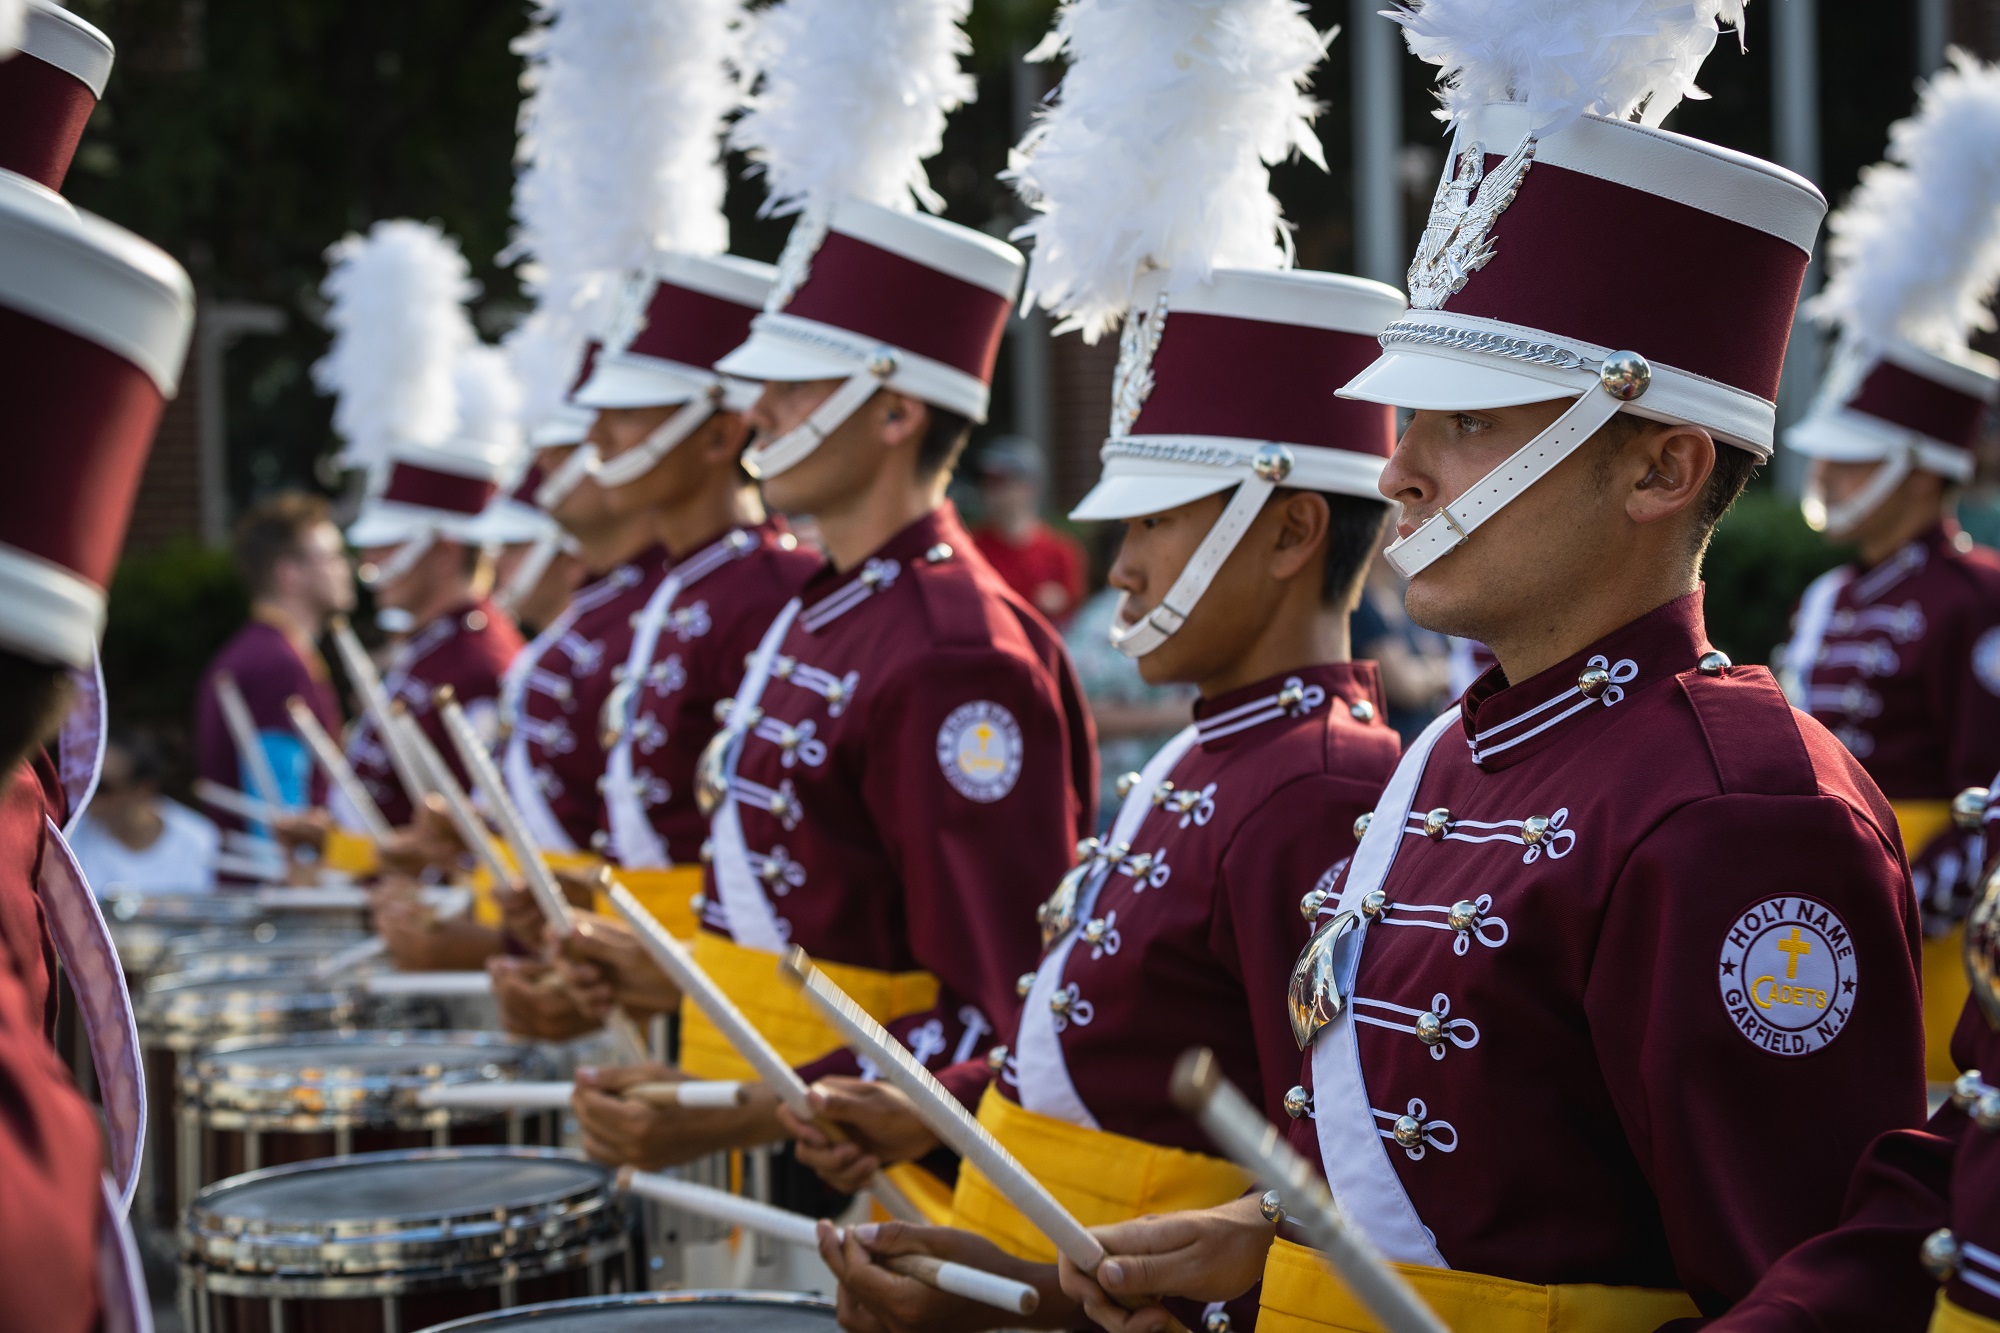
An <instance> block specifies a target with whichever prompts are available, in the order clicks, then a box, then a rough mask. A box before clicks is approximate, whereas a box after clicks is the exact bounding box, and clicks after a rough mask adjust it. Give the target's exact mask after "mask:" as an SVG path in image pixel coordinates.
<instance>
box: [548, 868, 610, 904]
mask: <svg viewBox="0 0 2000 1333" xmlns="http://www.w3.org/2000/svg"><path fill="white" fill-rule="evenodd" d="M549 874H550V876H551V877H552V878H553V879H554V880H555V882H556V887H557V888H559V889H561V890H562V896H563V897H564V898H565V899H566V900H568V902H569V905H570V906H571V907H574V908H576V909H577V911H579V912H588V911H590V910H591V909H593V908H595V907H596V906H597V877H598V872H597V871H596V870H571V869H559V868H557V867H555V866H551V867H549Z"/></svg>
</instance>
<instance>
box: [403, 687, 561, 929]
mask: <svg viewBox="0 0 2000 1333" xmlns="http://www.w3.org/2000/svg"><path fill="white" fill-rule="evenodd" d="M436 700H437V709H438V715H439V716H440V717H442V718H443V719H444V730H445V734H446V735H447V736H450V737H451V743H452V746H453V748H455V749H456V750H457V751H458V761H459V763H461V764H463V765H464V766H465V771H466V772H467V773H469V774H471V775H472V785H473V787H474V788H475V789H476V790H477V791H478V792H479V799H480V800H482V801H484V802H486V809H487V812H488V813H490V814H491V815H492V816H493V822H494V823H495V824H497V825H499V827H500V836H501V837H502V838H504V839H505V840H506V842H507V848H508V850H509V851H511V852H512V853H513V854H514V863H515V865H516V866H518V867H519V869H520V872H521V878H522V879H523V880H524V881H525V882H526V883H527V886H528V892H530V893H532V894H533V895H534V896H535V903H536V905H537V906H539V907H540V908H541V909H542V916H543V918H544V919H545V920H546V921H547V922H548V923H549V925H550V927H551V928H553V930H554V931H555V936H556V938H557V939H559V940H561V939H567V938H568V937H569V933H570V932H571V931H572V930H574V929H575V928H576V921H575V917H574V915H573V914H572V913H571V912H570V908H569V900H568V899H567V898H565V897H563V895H562V890H561V889H560V888H558V887H557V885H556V880H555V876H554V875H552V874H550V873H549V868H548V865H547V864H546V863H545V862H543V860H542V852H541V848H539V847H537V846H536V845H535V839H534V836H533V835H532V834H530V833H529V832H528V825H527V821H525V820H524V819H522V818H521V812H520V810H519V809H518V808H517V807H516V806H515V804H514V798H513V797H512V796H511V795H510V794H509V793H508V791H507V784H506V782H504V781H503V780H502V779H501V777H500V771H499V770H498V769H496V768H494V767H493V759H492V756H490V755H488V754H487V753H486V743H485V742H484V741H482V740H480V739H479V733H478V732H476V731H474V730H473V729H472V720H471V719H470V718H468V717H466V715H465V710H464V709H463V708H461V707H459V704H458V694H457V692H456V691H454V690H453V689H452V688H451V686H449V685H444V686H440V687H439V688H438V692H437V695H436Z"/></svg>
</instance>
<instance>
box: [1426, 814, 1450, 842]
mask: <svg viewBox="0 0 2000 1333" xmlns="http://www.w3.org/2000/svg"><path fill="white" fill-rule="evenodd" d="M1450 829H1451V811H1449V810H1447V809H1445V808H1444V807H1443V806H1439V807H1438V808H1437V809H1435V810H1432V811H1431V812H1429V813H1428V814H1426V815H1425V816H1424V836H1425V837H1426V838H1429V839H1431V840H1432V841H1433V842H1435V841H1436V840H1438V839H1439V838H1442V837H1444V835H1445V834H1446V833H1447V832H1448V831H1449V830H1450Z"/></svg>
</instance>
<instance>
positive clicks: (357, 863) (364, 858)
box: [319, 828, 382, 879]
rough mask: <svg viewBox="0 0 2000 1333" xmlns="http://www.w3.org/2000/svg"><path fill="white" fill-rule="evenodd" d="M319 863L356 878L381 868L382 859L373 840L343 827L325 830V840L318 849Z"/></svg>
mask: <svg viewBox="0 0 2000 1333" xmlns="http://www.w3.org/2000/svg"><path fill="white" fill-rule="evenodd" d="M319 863H320V864H321V865H322V866H324V867H326V868H327V869H328V870H338V871H339V872H340V873H341V874H343V875H352V876H354V877H355V878H356V879H362V878H365V877H367V876H369V875H372V874H374V873H375V872H376V871H378V870H380V869H381V868H382V859H381V857H380V856H378V855H377V854H376V851H375V840H374V839H373V838H371V837H369V836H368V835H367V834H365V833H355V832H352V831H351V830H348V829H344V828H335V829H329V830H327V835H326V842H325V843H324V844H322V845H321V847H320V849H319Z"/></svg>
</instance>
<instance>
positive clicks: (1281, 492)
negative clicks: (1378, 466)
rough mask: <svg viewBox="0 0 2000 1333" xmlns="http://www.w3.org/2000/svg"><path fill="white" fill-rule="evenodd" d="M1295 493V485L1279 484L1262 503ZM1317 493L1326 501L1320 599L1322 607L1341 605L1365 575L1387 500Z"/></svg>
mask: <svg viewBox="0 0 2000 1333" xmlns="http://www.w3.org/2000/svg"><path fill="white" fill-rule="evenodd" d="M1298 493H1299V488H1298V487H1296V486H1280V487H1279V488H1278V489H1277V490H1275V491H1273V492H1271V498H1270V499H1269V500H1267V501H1265V503H1266V504H1273V503H1276V502H1277V501H1279V500H1282V499H1284V498H1286V497H1287V496H1292V495H1297V494H1298ZM1320 494H1321V496H1322V497H1323V498H1324V499H1325V500H1326V550H1325V551H1323V552H1321V555H1320V586H1319V600H1320V604H1321V605H1322V606H1340V605H1343V604H1344V603H1345V602H1346V601H1347V600H1348V599H1349V598H1350V597H1352V596H1353V595H1354V590H1355V589H1356V588H1358V587H1359V586H1361V580H1362V579H1363V578H1364V577H1366V576H1367V573H1368V565H1369V562H1371V561H1372V560H1374V559H1375V549H1376V547H1378V546H1380V545H1381V544H1382V523H1383V521H1384V520H1385V519H1387V518H1388V517H1389V502H1388V501H1387V500H1371V499H1369V498H1368V497H1367V496H1364V495H1336V494H1334V493H1332V492H1330V491H1322V492H1320Z"/></svg>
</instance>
